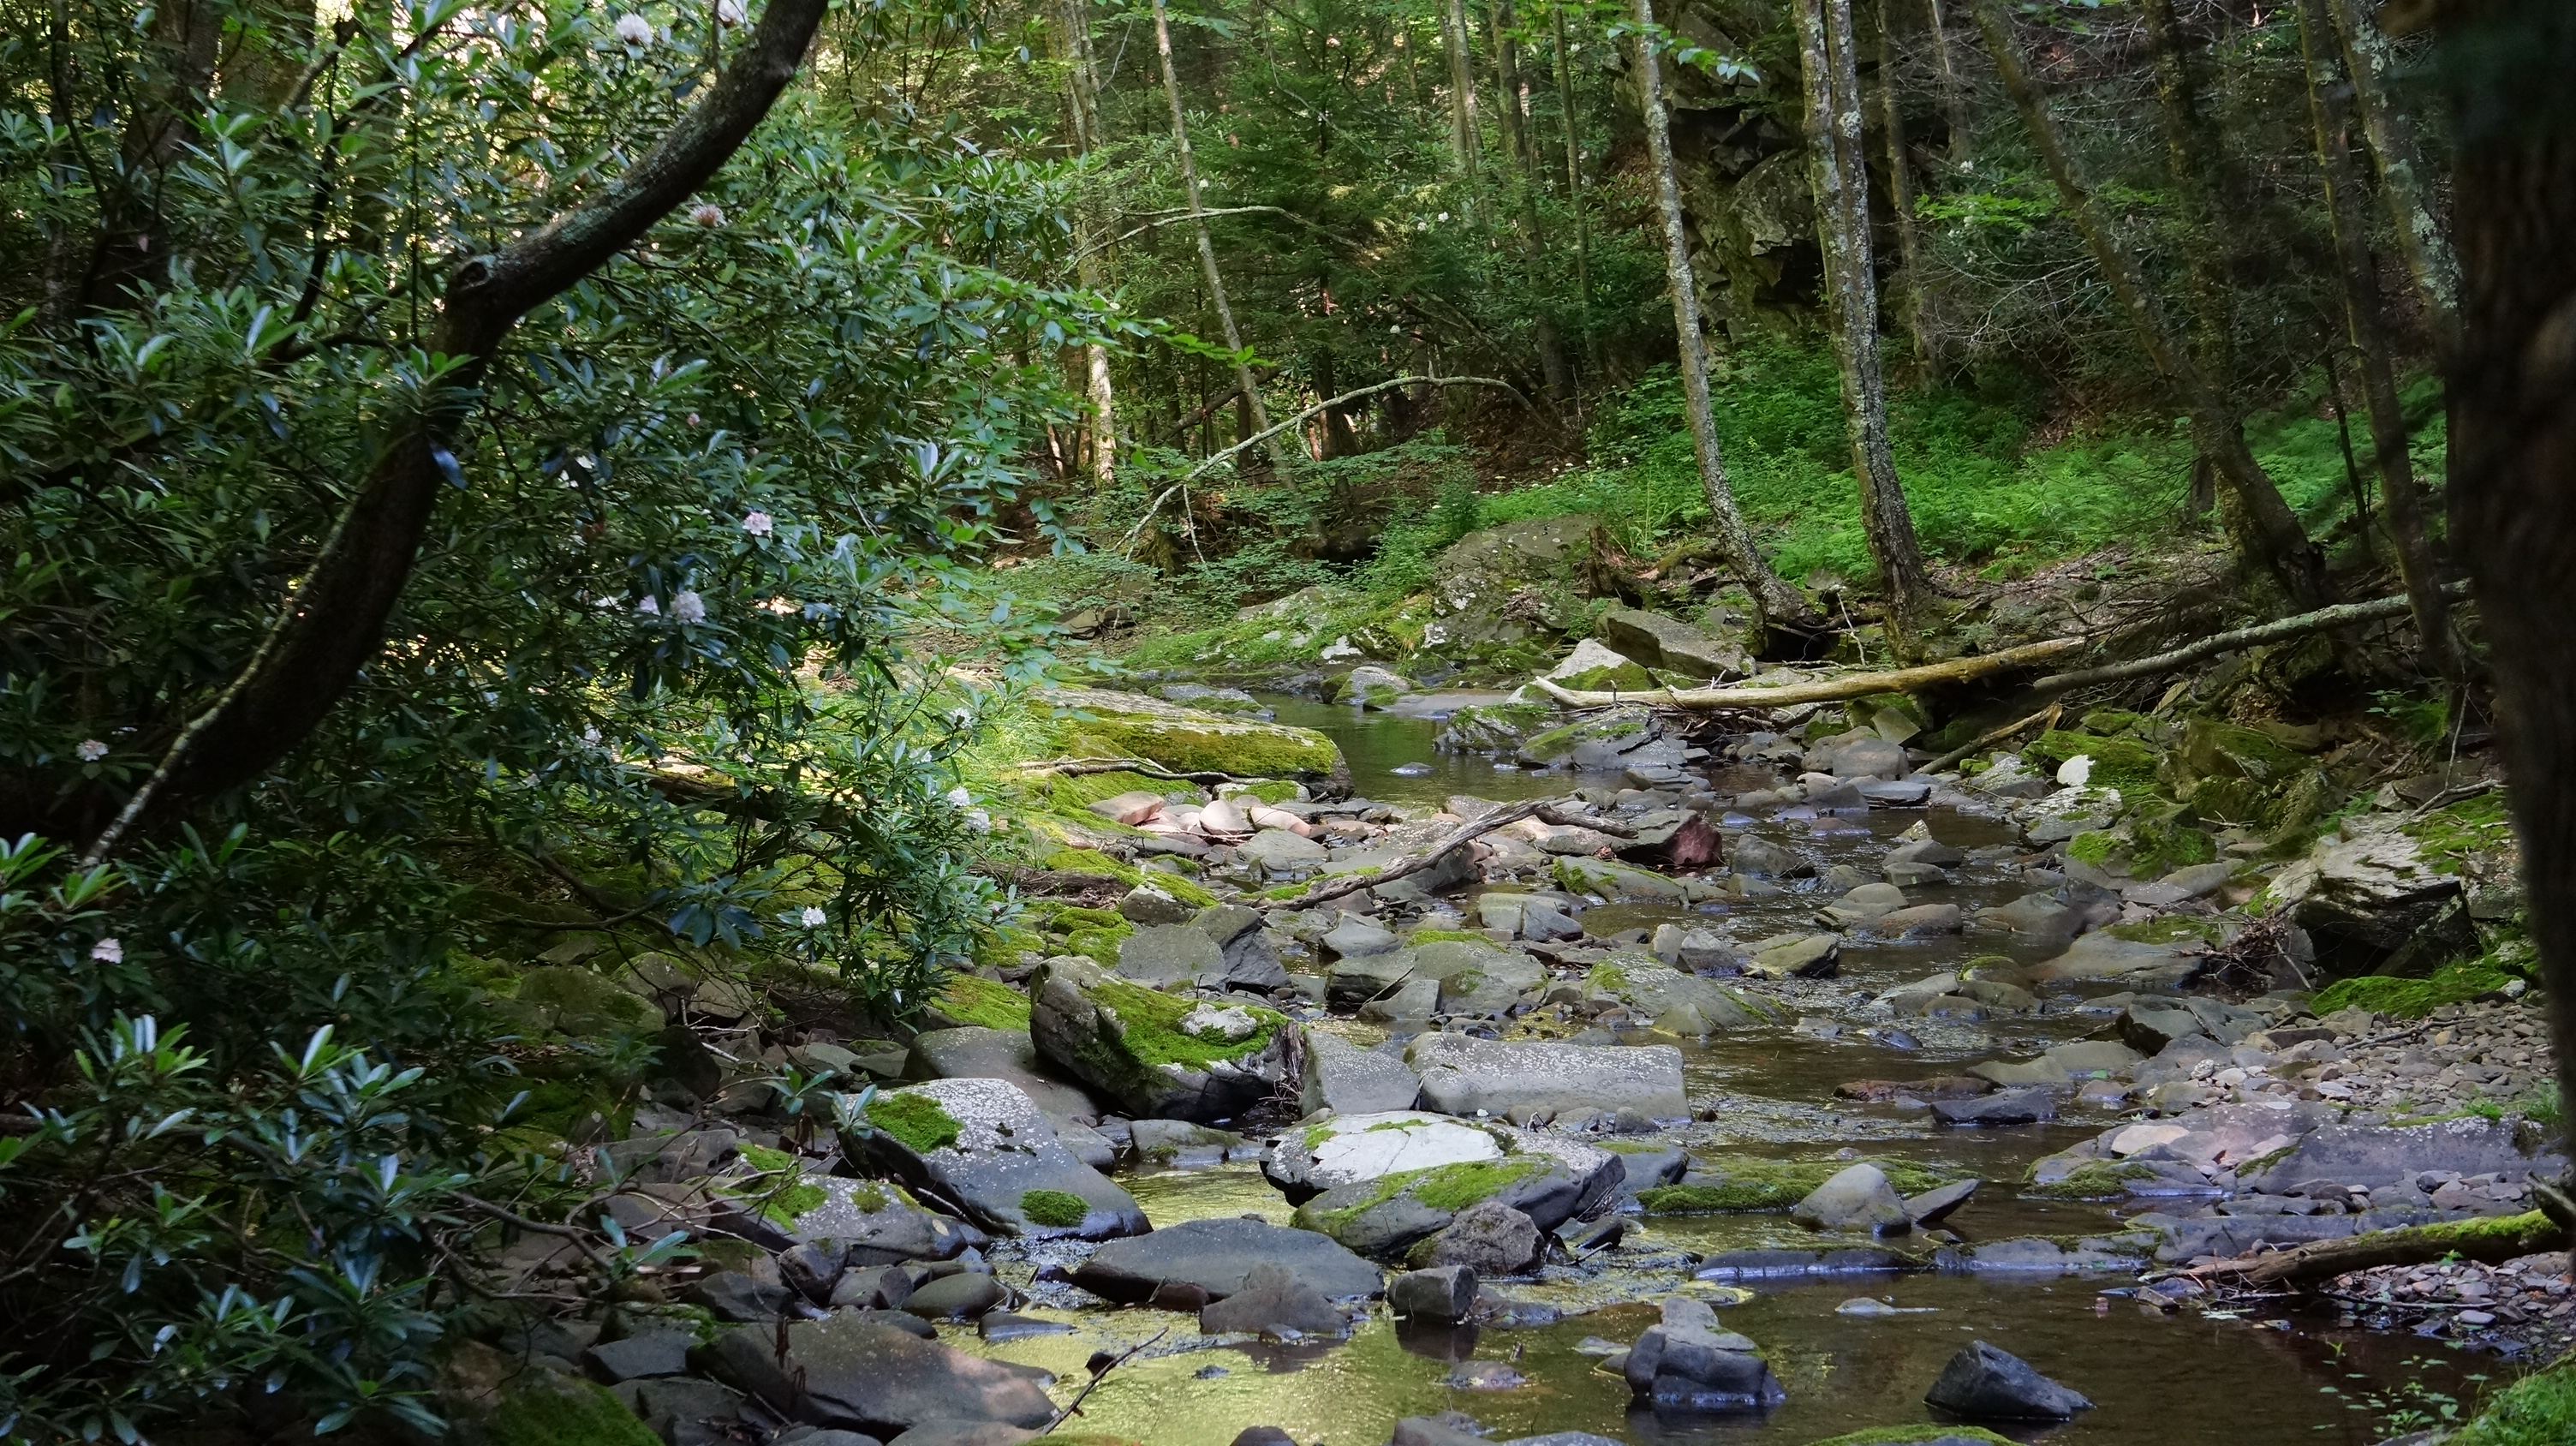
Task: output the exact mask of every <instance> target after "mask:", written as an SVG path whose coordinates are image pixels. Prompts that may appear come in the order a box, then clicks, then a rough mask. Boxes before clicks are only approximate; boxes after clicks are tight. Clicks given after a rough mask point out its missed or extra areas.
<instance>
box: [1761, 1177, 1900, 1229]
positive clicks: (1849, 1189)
mask: <svg viewBox="0 0 2576 1446" xmlns="http://www.w3.org/2000/svg"><path fill="white" fill-rule="evenodd" d="M1789 1218H1790V1219H1792V1220H1795V1221H1796V1222H1798V1223H1799V1224H1801V1225H1804V1226H1806V1227H1807V1228H1808V1229H1810V1230H1866V1231H1868V1232H1870V1233H1871V1234H1873V1235H1900V1234H1903V1233H1904V1232H1906V1231H1907V1230H1910V1229H1912V1228H1913V1226H1914V1217H1913V1216H1911V1215H1909V1214H1907V1213H1906V1209H1905V1201H1904V1199H1903V1198H1902V1197H1900V1196H1899V1195H1898V1194H1897V1193H1896V1187H1895V1186H1893V1185H1890V1184H1889V1183H1888V1182H1887V1172H1886V1171H1885V1170H1882V1169H1880V1168H1879V1167H1878V1166H1876V1165H1873V1164H1870V1163H1868V1162H1866V1161H1863V1162H1862V1163H1860V1164H1857V1165H1854V1166H1852V1167H1851V1168H1849V1169H1847V1170H1844V1171H1842V1172H1841V1173H1839V1174H1837V1175H1835V1176H1834V1177H1833V1178H1832V1179H1829V1180H1827V1181H1826V1182H1825V1183H1823V1184H1822V1185H1819V1186H1817V1187H1816V1188H1815V1189H1814V1190H1813V1191H1811V1192H1809V1193H1808V1195H1807V1198H1806V1199H1804V1200H1801V1201H1799V1202H1798V1203H1797V1204H1796V1205H1794V1206H1792V1207H1790V1210H1789Z"/></svg>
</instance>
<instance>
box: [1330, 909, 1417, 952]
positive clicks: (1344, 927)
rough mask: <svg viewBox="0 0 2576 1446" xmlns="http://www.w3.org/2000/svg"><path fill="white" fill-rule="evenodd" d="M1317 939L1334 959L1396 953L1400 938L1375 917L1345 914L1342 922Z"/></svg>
mask: <svg viewBox="0 0 2576 1446" xmlns="http://www.w3.org/2000/svg"><path fill="white" fill-rule="evenodd" d="M1316 942H1317V943H1318V944H1320V945H1321V946H1322V947H1323V950H1324V953H1325V954H1326V955H1328V956H1330V957H1331V958H1334V959H1361V958H1366V957H1367V956H1369V955H1372V954H1390V953H1393V952H1394V951H1395V949H1396V946H1397V944H1398V943H1399V942H1400V941H1399V940H1398V939H1397V938H1396V937H1395V935H1394V934H1393V933H1392V932H1390V931H1389V930H1388V929H1387V927H1386V926H1385V925H1383V924H1380V923H1378V922H1377V921H1376V920H1375V919H1367V918H1362V917H1361V916H1359V915H1357V914H1344V915H1343V916H1342V921H1341V923H1339V924H1337V925H1335V926H1333V927H1332V928H1331V929H1329V930H1327V931H1326V932H1325V934H1324V936H1323V937H1322V938H1321V939H1318V940H1317V941H1316Z"/></svg>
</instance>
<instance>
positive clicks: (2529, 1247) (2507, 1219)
mask: <svg viewBox="0 0 2576 1446" xmlns="http://www.w3.org/2000/svg"><path fill="white" fill-rule="evenodd" d="M2566 1244H2567V1232H2566V1230H2564V1229H2563V1228H2561V1227H2560V1226H2559V1225H2558V1224H2557V1223H2556V1222H2554V1221H2552V1220H2551V1219H2550V1218H2549V1217H2548V1216H2547V1215H2545V1214H2543V1213H2542V1212H2540V1211H2538V1210H2533V1211H2530V1212H2528V1213H2525V1214H2521V1215H2508V1216H2498V1217H2490V1218H2488V1219H2484V1220H2460V1221H2454V1222H2451V1223H2449V1224H2444V1225H2410V1226H2406V1227H2403V1228H2401V1229H2397V1230H2374V1231H2371V1232H2370V1233H2368V1234H2366V1235H2354V1236H2348V1237H2346V1238H2344V1239H2342V1240H2318V1241H2313V1242H2311V1243H2309V1244H2306V1245H2302V1246H2299V1247H2297V1248H2295V1249H2291V1250H2278V1251H2272V1252H2270V1253H2268V1254H2262V1255H2240V1256H2238V1257H2236V1258H2235V1259H2233V1260H2221V1261H2216V1262H2213V1263H2211V1264H2209V1265H2204V1266H2201V1267H2199V1268H2197V1269H2195V1270H2191V1271H2186V1272H2184V1273H2185V1274H2188V1275H2195V1276H2203V1277H2206V1276H2211V1275H2231V1276H2235V1277H2237V1278H2239V1279H2241V1280H2243V1281H2244V1282H2245V1283H2246V1284H2248V1285H2272V1284H2279V1283H2289V1284H2297V1283H2299V1282H2302V1281H2310V1280H2331V1279H2333V1278H2334V1277H2336V1276H2338V1275H2343V1274H2347V1273H2349V1272H2351V1271H2355V1270H2370V1269H2373V1268H2375V1267H2378V1266H2382V1265H2429V1264H2431V1263H2432V1262H2434V1261H2437V1260H2444V1259H2448V1258H2450V1257H2453V1256H2457V1257H2459V1258H2460V1259H2463V1260H2474V1261H2477V1262H2479V1263H2481V1264H2485V1265H2494V1264H2498V1263H2500V1262H2503V1261H2507V1260H2512V1259H2515V1258H2517V1257H2519V1256H2524V1255H2534V1254H2538V1253H2539V1252H2541V1251H2544V1250H2557V1249H2562V1248H2564V1247H2565V1245H2566Z"/></svg>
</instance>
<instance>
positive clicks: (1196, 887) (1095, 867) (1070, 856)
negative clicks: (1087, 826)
mask: <svg viewBox="0 0 2576 1446" xmlns="http://www.w3.org/2000/svg"><path fill="white" fill-rule="evenodd" d="M1046 866H1047V867H1048V868H1050V869H1060V870H1063V871H1064V872H1067V873H1077V874H1107V875H1108V876H1110V877H1111V878H1113V879H1116V880H1118V881H1119V882H1120V883H1123V884H1125V885H1127V887H1129V888H1131V889H1132V888H1134V887H1136V886H1137V885H1139V884H1151V885H1153V886H1154V887H1155V888H1158V889H1161V890H1162V891H1163V892H1164V893H1167V894H1169V895H1171V896H1172V897H1173V898H1175V899H1178V900H1180V901H1181V902H1182V903H1184V904H1187V905H1189V906H1190V907H1191V908H1194V909H1204V908H1206V907H1207V906H1208V905H1210V904H1213V903H1215V902H1216V895H1214V894H1212V893H1210V892H1208V888H1207V885H1205V884H1202V883H1199V882H1197V881H1196V880H1193V879H1185V878H1182V877H1181V876H1180V875H1178V874H1175V873H1168V872H1166V871H1164V870H1162V869H1140V868H1138V867H1136V866H1135V865H1134V864H1131V863H1127V862H1125V861H1124V860H1120V859H1114V858H1111V857H1110V856H1109V855H1107V854H1105V853H1102V852H1101V851H1100V850H1098V849H1058V850H1056V851H1055V852H1054V853H1051V854H1049V855H1047V857H1046ZM1094 912H1096V913H1099V914H1102V915H1105V916H1106V918H1104V919H1103V920H1102V923H1103V924H1104V925H1105V924H1106V923H1107V920H1108V919H1115V918H1118V917H1119V915H1118V913H1117V911H1116V910H1113V909H1101V910H1096V911H1094Z"/></svg>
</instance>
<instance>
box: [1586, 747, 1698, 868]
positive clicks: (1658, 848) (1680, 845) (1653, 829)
mask: <svg viewBox="0 0 2576 1446" xmlns="http://www.w3.org/2000/svg"><path fill="white" fill-rule="evenodd" d="M1638 772H1639V770H1637V769H1630V770H1629V774H1630V777H1631V778H1632V779H1634V778H1635V777H1636V775H1637V774H1638ZM1688 781H1689V779H1688V775H1686V774H1681V773H1678V772H1676V773H1675V774H1674V776H1673V778H1672V780H1671V782H1672V784H1673V785H1674V786H1679V785H1681V784H1683V783H1686V782H1688ZM1612 848H1613V849H1614V851H1616V852H1617V853H1618V855H1619V857H1620V858H1622V859H1625V860H1627V861H1628V862H1629V863H1632V864H1641V865H1643V866H1645V867H1648V868H1654V869H1665V870H1670V871H1672V872H1675V873H1686V872H1690V871H1693V870H1697V869H1704V868H1707V867H1708V866H1710V865H1711V864H1715V863H1718V862H1720V861H1722V859H1723V857H1724V854H1725V844H1724V842H1723V841H1722V840H1721V839H1720V838H1719V837H1718V833H1717V829H1716V828H1715V827H1714V826H1712V825H1711V824H1710V823H1709V821H1708V819H1707V818H1706V817H1705V816H1703V815H1700V814H1696V813H1685V814H1683V815H1682V816H1681V817H1680V818H1677V819H1672V820H1670V821H1668V822H1663V823H1645V822H1640V823H1639V824H1638V826H1637V833H1636V836H1635V837H1633V838H1628V839H1621V840H1617V841H1616V842H1614V843H1613V844H1612Z"/></svg>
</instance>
